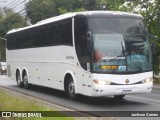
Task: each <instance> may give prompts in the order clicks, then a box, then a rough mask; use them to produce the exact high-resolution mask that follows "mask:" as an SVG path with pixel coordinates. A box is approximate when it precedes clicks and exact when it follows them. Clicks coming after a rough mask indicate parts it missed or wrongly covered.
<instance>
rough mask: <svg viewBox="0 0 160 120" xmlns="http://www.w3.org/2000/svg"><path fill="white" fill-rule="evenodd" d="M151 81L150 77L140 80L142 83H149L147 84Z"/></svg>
mask: <svg viewBox="0 0 160 120" xmlns="http://www.w3.org/2000/svg"><path fill="white" fill-rule="evenodd" d="M152 81H153V78H152V77H150V78H146V79H144V80H142V83H149V82H152Z"/></svg>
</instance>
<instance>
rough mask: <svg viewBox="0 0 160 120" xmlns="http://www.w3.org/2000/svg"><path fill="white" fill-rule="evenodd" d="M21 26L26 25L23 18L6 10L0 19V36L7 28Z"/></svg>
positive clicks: (4, 34)
mask: <svg viewBox="0 0 160 120" xmlns="http://www.w3.org/2000/svg"><path fill="white" fill-rule="evenodd" d="M23 26H26V22H25V20H24V18H22V16H20V15H19V14H17V13H14V12H12V11H10V10H8V11H6V15H5V16H3V17H2V18H1V19H0V36H1V37H5V36H6V33H7V32H8V31H9V30H11V29H15V28H19V27H23Z"/></svg>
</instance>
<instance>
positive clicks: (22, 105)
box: [0, 88, 74, 120]
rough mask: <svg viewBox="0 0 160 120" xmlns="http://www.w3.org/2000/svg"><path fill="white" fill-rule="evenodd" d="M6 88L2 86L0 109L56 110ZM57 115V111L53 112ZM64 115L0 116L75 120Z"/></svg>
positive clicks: (18, 119) (20, 119)
mask: <svg viewBox="0 0 160 120" xmlns="http://www.w3.org/2000/svg"><path fill="white" fill-rule="evenodd" d="M11 94H13V93H9V92H8V91H6V90H5V89H2V88H0V111H22V112H23V111H55V110H54V109H51V108H48V107H46V106H43V105H41V104H40V103H39V102H37V101H36V100H31V99H29V98H27V99H26V98H24V97H22V96H20V95H11ZM53 114H55V116H56V115H57V114H60V113H57V112H55V113H54V112H53ZM60 116H62V117H42V118H20V117H19V118H18V117H17V118H0V120H26V119H30V120H74V118H72V117H67V116H65V115H63V114H62V113H61V114H60Z"/></svg>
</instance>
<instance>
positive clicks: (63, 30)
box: [7, 11, 153, 99]
mask: <svg viewBox="0 0 160 120" xmlns="http://www.w3.org/2000/svg"><path fill="white" fill-rule="evenodd" d="M7 63H8V76H9V77H10V78H11V79H14V80H16V81H17V84H18V85H19V86H23V87H24V88H28V87H29V84H35V85H39V86H45V87H50V88H54V89H58V90H63V91H65V92H66V94H67V95H68V97H69V98H71V99H74V98H75V97H76V96H77V94H82V95H86V96H94V97H98V96H114V97H115V98H117V99H121V98H123V97H124V96H125V95H127V94H135V93H150V92H151V90H152V85H153V79H152V75H153V70H152V51H151V45H150V40H149V37H148V31H147V29H146V27H145V25H144V23H143V17H142V16H141V15H137V14H131V13H124V12H112V11H88V12H77V13H69V14H64V15H60V16H57V17H53V18H49V19H46V20H43V21H40V22H38V23H37V24H35V25H31V26H28V27H24V28H19V29H14V30H11V31H9V32H8V33H7Z"/></svg>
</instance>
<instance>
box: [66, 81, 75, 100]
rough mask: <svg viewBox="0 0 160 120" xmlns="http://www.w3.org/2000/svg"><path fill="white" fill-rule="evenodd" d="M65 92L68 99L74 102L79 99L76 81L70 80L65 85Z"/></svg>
mask: <svg viewBox="0 0 160 120" xmlns="http://www.w3.org/2000/svg"><path fill="white" fill-rule="evenodd" d="M65 92H66V95H67V97H68V98H70V99H72V100H74V99H76V97H77V94H76V93H75V84H74V81H73V80H72V79H71V78H70V79H69V81H68V82H67V83H66V85H65Z"/></svg>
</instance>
